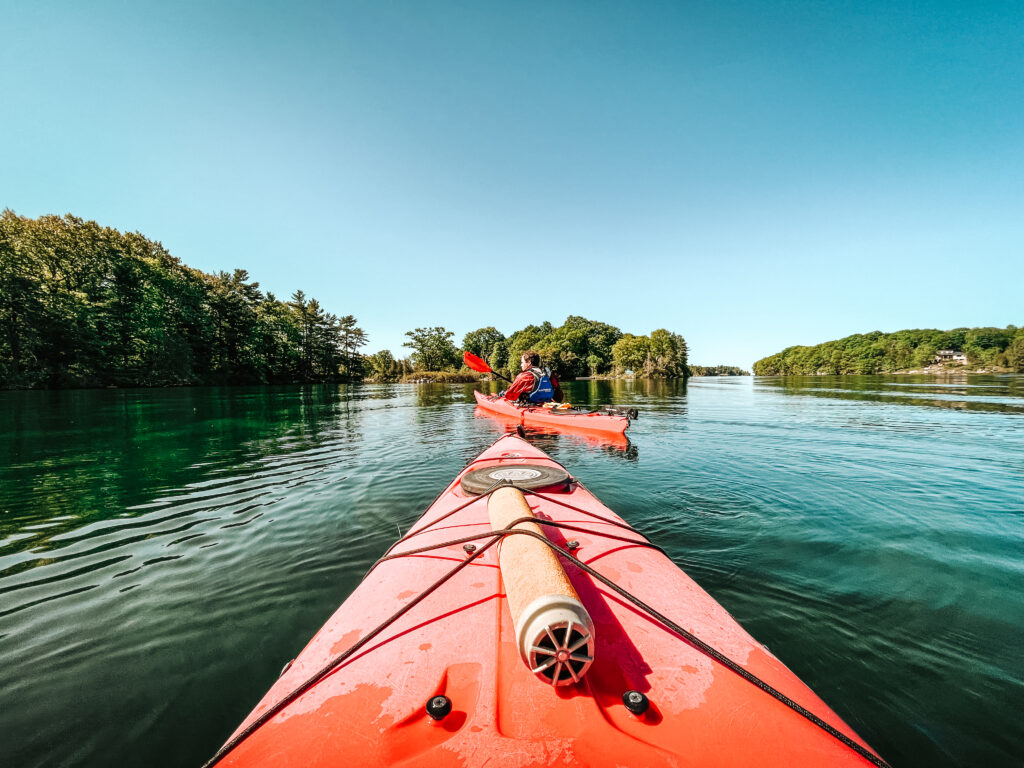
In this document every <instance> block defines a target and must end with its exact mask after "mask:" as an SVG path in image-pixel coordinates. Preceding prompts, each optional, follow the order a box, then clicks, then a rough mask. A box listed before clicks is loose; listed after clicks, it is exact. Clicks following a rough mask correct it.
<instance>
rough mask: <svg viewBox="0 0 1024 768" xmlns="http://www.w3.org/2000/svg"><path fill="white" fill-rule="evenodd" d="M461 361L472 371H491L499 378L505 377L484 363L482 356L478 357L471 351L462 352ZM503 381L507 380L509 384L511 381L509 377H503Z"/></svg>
mask: <svg viewBox="0 0 1024 768" xmlns="http://www.w3.org/2000/svg"><path fill="white" fill-rule="evenodd" d="M462 362H464V363H465V364H466V365H467V367H469V368H472V369H473V370H474V371H478V372H479V373H493V374H494V375H495V376H497V377H498V378H499V379H505V377H504V376H502V375H501V374H500V373H497V372H496V371H492V370H491V366H489V365H488V364H487V363H485V362H484V360H483V359H482V358H479V357H477V356H476V355H474V354H473V353H472V352H463V354H462ZM505 381H507V382H508V383H509V384H511V383H512V380H511V379H505Z"/></svg>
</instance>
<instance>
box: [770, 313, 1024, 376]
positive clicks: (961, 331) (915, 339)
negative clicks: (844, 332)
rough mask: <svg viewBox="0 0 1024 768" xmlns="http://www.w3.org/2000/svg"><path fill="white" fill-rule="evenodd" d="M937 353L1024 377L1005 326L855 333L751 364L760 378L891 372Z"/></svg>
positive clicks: (1020, 356) (1022, 350) (1023, 354)
mask: <svg viewBox="0 0 1024 768" xmlns="http://www.w3.org/2000/svg"><path fill="white" fill-rule="evenodd" d="M1014 345H1016V346H1014ZM940 349H951V350H954V351H956V352H963V353H964V354H966V355H967V363H968V365H969V366H972V367H982V368H994V369H1008V370H1014V371H1020V372H1024V330H1022V329H1019V328H1017V327H1016V326H1013V325H1008V326H1007V327H1006V328H955V329H953V330H952V331H939V330H935V329H922V330H907V331H896V332H895V333H882V332H881V331H873V332H872V333H866V334H855V335H853V336H847V337H846V338H844V339H838V340H836V341H827V342H825V343H824V344H818V345H816V346H813V347H788V348H786V349H784V350H782V351H781V352H778V353H776V354H774V355H771V356H769V357H765V358H762V359H761V360H758V361H757V362H756V363H754V373H755V374H756V375H758V376H787V375H796V376H800V375H814V374H837V375H838V374H873V373H891V372H893V371H901V370H907V369H911V368H923V367H925V366H928V365H933V364H934V362H935V353H936V352H938V351H939V350H940Z"/></svg>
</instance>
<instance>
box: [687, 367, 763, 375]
mask: <svg viewBox="0 0 1024 768" xmlns="http://www.w3.org/2000/svg"><path fill="white" fill-rule="evenodd" d="M690 375H691V376H749V375H750V371H744V370H743V369H742V368H739V367H737V366H735V365H691V366H690Z"/></svg>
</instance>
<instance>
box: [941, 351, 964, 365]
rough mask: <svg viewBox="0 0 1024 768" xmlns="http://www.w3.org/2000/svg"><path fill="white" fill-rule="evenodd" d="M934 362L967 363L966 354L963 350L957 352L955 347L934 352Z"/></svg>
mask: <svg viewBox="0 0 1024 768" xmlns="http://www.w3.org/2000/svg"><path fill="white" fill-rule="evenodd" d="M935 362H936V363H959V364H960V365H967V355H965V354H964V353H963V352H957V351H956V350H955V349H940V350H939V351H938V352H936V353H935Z"/></svg>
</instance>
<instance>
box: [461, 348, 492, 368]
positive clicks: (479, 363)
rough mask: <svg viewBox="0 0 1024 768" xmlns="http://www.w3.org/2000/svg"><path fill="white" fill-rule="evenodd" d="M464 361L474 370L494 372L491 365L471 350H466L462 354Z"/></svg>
mask: <svg viewBox="0 0 1024 768" xmlns="http://www.w3.org/2000/svg"><path fill="white" fill-rule="evenodd" d="M462 361H463V362H464V363H465V364H466V365H467V366H468V367H469V368H472V369H473V370H474V371H480V373H494V371H492V370H491V366H489V365H488V364H487V363H485V362H484V361H483V360H482V359H481V358H479V357H477V356H476V355H474V354H472V353H471V352H464V353H463V354H462Z"/></svg>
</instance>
